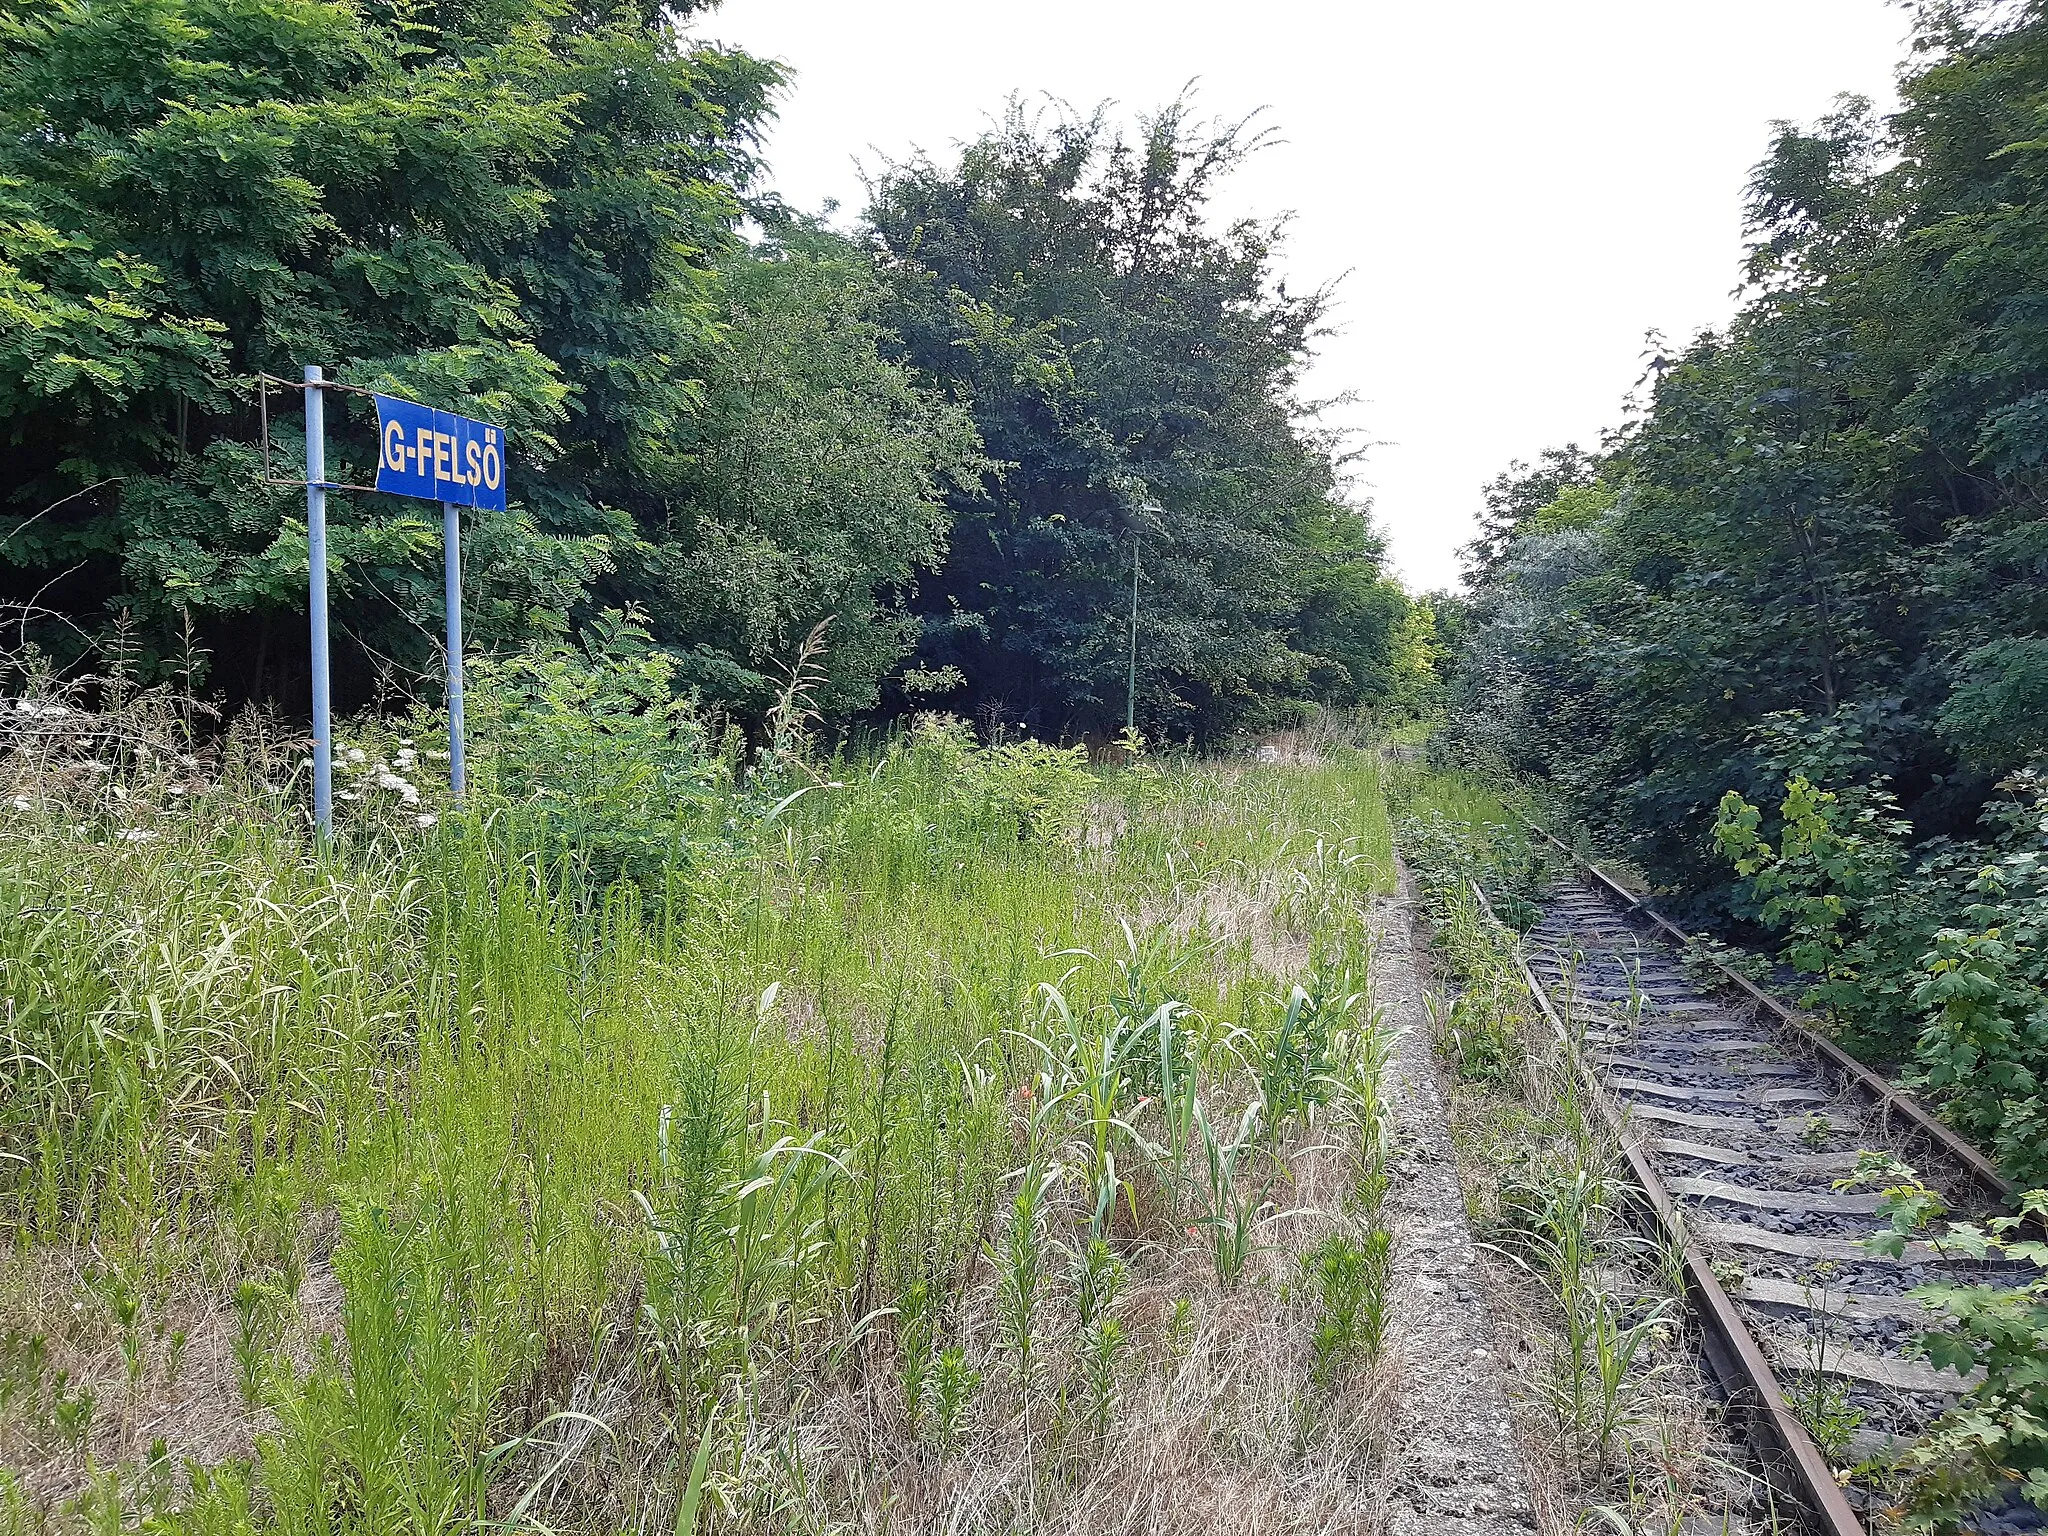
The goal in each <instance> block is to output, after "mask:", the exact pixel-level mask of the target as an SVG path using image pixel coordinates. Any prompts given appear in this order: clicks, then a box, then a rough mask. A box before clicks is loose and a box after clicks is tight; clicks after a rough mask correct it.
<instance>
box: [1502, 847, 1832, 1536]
mask: <svg viewBox="0 0 2048 1536" xmlns="http://www.w3.org/2000/svg"><path fill="white" fill-rule="evenodd" d="M1537 830H1539V831H1540V830H1541V829H1540V828H1538V829H1537ZM1546 835H1547V834H1546ZM1471 886H1472V894H1473V896H1474V897H1475V898H1477V900H1478V902H1479V906H1480V910H1481V911H1483V912H1485V914H1486V915H1487V917H1488V918H1489V919H1490V920H1491V921H1492V922H1493V923H1494V924H1495V925H1496V926H1497V927H1500V928H1502V929H1503V931H1509V930H1507V929H1506V925H1505V924H1502V923H1501V921H1500V919H1499V918H1498V917H1497V916H1495V914H1494V910H1493V903H1492V902H1490V901H1488V900H1487V897H1486V892H1485V891H1484V890H1483V889H1482V888H1481V887H1480V885H1479V882H1478V881H1476V880H1474V881H1472V882H1471ZM1513 949H1514V954H1515V964H1516V966H1517V968H1519V970H1520V971H1521V973H1522V981H1523V984H1524V985H1525V986H1527V987H1528V989H1529V996H1530V997H1531V998H1532V999H1534V1000H1535V1003H1536V1006H1537V1007H1538V1008H1540V1009H1541V1010H1542V1012H1543V1016H1544V1018H1545V1019H1547V1020H1548V1021H1549V1023H1550V1027H1551V1029H1552V1030H1553V1031H1554V1032H1555V1033H1556V1035H1557V1039H1558V1044H1559V1046H1560V1047H1561V1048H1562V1049H1563V1051H1564V1053H1565V1056H1566V1059H1567V1060H1569V1061H1570V1062H1571V1064H1572V1067H1573V1070H1574V1072H1575V1073H1576V1075H1577V1077H1578V1079H1579V1082H1580V1084H1581V1086H1582V1087H1583V1088H1584V1089H1585V1091H1586V1093H1587V1094H1588V1095H1589V1096H1590V1097H1591V1098H1592V1100H1593V1103H1594V1104H1595V1106H1597V1107H1598V1109H1599V1111H1600V1116H1601V1118H1602V1119H1603V1120H1604V1121H1606V1123H1607V1126H1608V1128H1609V1129H1610V1130H1611V1131H1612V1132H1613V1134H1614V1139H1615V1141H1616V1142H1617V1143H1618V1144H1619V1145H1620V1147H1621V1150H1622V1153H1623V1155H1624V1156H1625V1157H1626V1158H1627V1159H1628V1165H1629V1171H1630V1173H1631V1174H1632V1175H1633V1176H1634V1178H1635V1182H1636V1184H1637V1185H1638V1186H1639V1187H1640V1188H1641V1190H1642V1192H1643V1196H1644V1198H1645V1199H1646V1200H1647V1201H1648V1203H1649V1207H1650V1210H1651V1212H1652V1214H1653V1215H1654V1216H1655V1218H1656V1221H1657V1224H1658V1226H1659V1228H1660V1229H1661V1230H1662V1231H1663V1233H1664V1234H1665V1236H1666V1238H1667V1240H1668V1241H1670V1242H1672V1243H1675V1244H1676V1245H1677V1246H1678V1248H1679V1252H1680V1254H1681V1255H1682V1257H1683V1261H1684V1273H1685V1289H1686V1300H1688V1301H1689V1302H1690V1303H1691V1304H1692V1307H1693V1310H1694V1313H1695V1315H1697V1316H1698V1317H1699V1319H1700V1321H1701V1323H1702V1325H1703V1337H1702V1342H1703V1344H1704V1346H1705V1349H1704V1353H1705V1354H1706V1357H1707V1363H1708V1365H1709V1366H1710V1367H1711V1368H1712V1370H1713V1372H1714V1375H1715V1377H1716V1379H1717V1380H1718V1381H1719V1383H1720V1386H1721V1390H1722V1392H1723V1393H1724V1394H1725V1395H1726V1397H1727V1400H1728V1404H1729V1406H1730V1407H1731V1408H1732V1409H1734V1410H1735V1413H1736V1415H1737V1417H1738V1418H1739V1419H1740V1421H1741V1423H1742V1426H1743V1428H1744V1430H1745V1431H1746V1433H1747V1434H1748V1436H1749V1439H1750V1443H1751V1445H1752V1446H1753V1447H1754V1448H1755V1449H1756V1451H1757V1452H1758V1457H1759V1460H1761V1461H1762V1462H1763V1464H1764V1468H1765V1470H1766V1473H1767V1474H1775V1477H1771V1478H1768V1479H1767V1480H1769V1481H1771V1482H1772V1484H1773V1486H1777V1487H1781V1488H1782V1491H1784V1492H1785V1493H1786V1494H1787V1495H1789V1496H1790V1497H1791V1498H1793V1499H1795V1500H1796V1501H1797V1502H1798V1503H1799V1504H1800V1505H1801V1507H1802V1508H1804V1509H1805V1511H1806V1513H1807V1514H1808V1515H1809V1516H1810V1517H1811V1518H1812V1520H1813V1521H1814V1522H1815V1524H1816V1527H1817V1528H1818V1529H1819V1530H1820V1531H1822V1532H1824V1533H1825V1536H1868V1532H1867V1531H1866V1530H1865V1528H1864V1525H1863V1521H1862V1519H1861V1518H1860V1517H1859V1516H1858V1515H1857V1513H1856V1510H1855V1506H1853V1505H1852V1504H1850V1502H1849V1499H1848V1495H1847V1494H1846V1493H1844V1492H1843V1490H1842V1487H1841V1485H1840V1484H1839V1483H1837V1482H1836V1481H1835V1473H1834V1469H1833V1468H1832V1467H1830V1466H1829V1465H1828V1461H1827V1458H1826V1457H1825V1456H1824V1455H1822V1454H1821V1449H1820V1447H1819V1446H1818V1445H1816V1444H1815V1443H1814V1439H1813V1436H1812V1435H1810V1434H1809V1433H1807V1429H1806V1426H1805V1425H1804V1424H1801V1423H1800V1422H1799V1417H1798V1415H1797V1414H1795V1413H1794V1412H1793V1411H1792V1407H1791V1405H1790V1404H1789V1403H1788V1402H1786V1400H1785V1393H1784V1389H1783V1388H1782V1387H1780V1386H1779V1385H1778V1378H1777V1374H1776V1373H1775V1372H1774V1371H1773V1370H1772V1369H1771V1363H1770V1361H1769V1360H1768V1359H1767V1358H1765V1356H1764V1352H1763V1348H1762V1346H1761V1345H1759V1344H1758V1343H1757V1341H1756V1336H1755V1335H1754V1334H1752V1333H1751V1332H1750V1331H1749V1327H1748V1325H1747V1324H1746V1323H1744V1322H1743V1320H1742V1316H1741V1314H1740V1313H1738V1312H1737V1311H1736V1310H1735V1303H1734V1302H1733V1301H1732V1300H1731V1299H1730V1298H1729V1296H1728V1292H1727V1291H1726V1290H1725V1289H1724V1288H1723V1287H1722V1285H1721V1282H1720V1280H1719V1278H1718V1277H1716V1275H1715V1274H1714V1269H1713V1265H1712V1263H1711V1262H1710V1261H1709V1260H1708V1259H1707V1257H1706V1255H1705V1254H1704V1253H1702V1252H1701V1251H1700V1248H1699V1246H1698V1245H1697V1244H1696V1243H1694V1242H1693V1240H1692V1237H1691V1236H1690V1234H1688V1233H1687V1231H1686V1229H1685V1222H1684V1219H1683V1217H1682V1215H1681V1214H1680V1211H1679V1208H1678V1205H1677V1203H1676V1202H1675V1201H1673V1199H1672V1198H1671V1192H1670V1191H1669V1190H1667V1189H1666V1188H1665V1187H1664V1181H1663V1179H1662V1178H1661V1177H1660V1176H1659V1175H1658V1173H1657V1170H1656V1169H1655V1167H1653V1166H1652V1165H1651V1163H1650V1160H1649V1158H1648V1157H1646V1156H1645V1155H1644V1154H1643V1152H1642V1150H1641V1149H1640V1148H1639V1147H1638V1146H1637V1145H1636V1142H1635V1138H1634V1137H1633V1136H1631V1135H1630V1134H1629V1126H1628V1122H1627V1118H1626V1116H1625V1115H1624V1113H1623V1111H1622V1109H1621V1107H1620V1106H1619V1105H1618V1104H1616V1103H1615V1101H1614V1099H1613V1097H1612V1096H1611V1095H1610V1094H1609V1093H1608V1092H1607V1089H1606V1087H1605V1086H1604V1085H1603V1084H1602V1083H1601V1082H1600V1079H1599V1077H1598V1075H1597V1074H1596V1073H1595V1072H1594V1071H1593V1070H1592V1068H1591V1067H1589V1066H1588V1065H1587V1064H1586V1060H1585V1058H1584V1057H1583V1056H1582V1055H1580V1053H1579V1048H1578V1042H1577V1040H1576V1039H1575V1038H1574V1036H1573V1034H1572V1031H1571V1029H1570V1027H1569V1026H1568V1025H1567V1024H1566V1022H1565V1021H1564V1020H1563V1019H1562V1018H1561V1017H1559V1015H1558V1012H1557V1010H1556V1009H1555V1008H1554V1007H1553V1006H1552V1005H1551V1001H1550V996H1549V994H1548V993H1547V992H1546V991H1545V990H1544V988H1543V985H1542V983H1541V982H1539V981H1538V980H1537V979H1536V973H1535V972H1534V971H1532V970H1530V969H1529V962H1528V958H1527V956H1525V955H1524V954H1523V952H1522V946H1521V945H1520V943H1516V944H1515V945H1514V946H1513ZM1786 1482H1789V1484H1790V1486H1785V1483H1786Z"/></svg>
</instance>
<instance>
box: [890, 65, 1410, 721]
mask: <svg viewBox="0 0 2048 1536" xmlns="http://www.w3.org/2000/svg"><path fill="white" fill-rule="evenodd" d="M1256 143H1257V141H1256V138H1255V137H1253V136H1250V135H1248V134H1247V133H1246V131H1245V130H1244V128H1243V127H1242V126H1241V125H1240V126H1223V127H1218V128H1203V127H1200V126H1198V125H1196V124H1195V123H1194V122H1193V121H1192V120H1191V118H1190V115H1189V110H1188V105H1187V103H1186V102H1185V101H1182V102H1177V103H1174V104H1172V105H1170V106H1169V107H1167V108H1166V109H1165V110H1164V111H1162V112H1160V113H1158V114H1157V115H1155V116H1153V117H1150V118H1148V119H1145V120H1143V121H1142V123H1141V127H1140V132H1139V133H1138V135H1137V136H1136V137H1135V138H1127V137H1125V136H1124V135H1123V134H1121V133H1119V132H1118V131H1116V130H1115V129H1114V128H1112V126H1111V125H1110V124H1109V122H1108V120H1107V119H1106V117H1105V115H1104V114H1103V113H1102V112H1100V111H1098V112H1096V113H1095V114H1093V115H1090V116H1085V117H1082V116H1075V115H1072V114H1070V113H1065V112H1050V111H1049V112H1046V113H1042V114H1033V113H1031V112H1028V111H1027V110H1026V109H1025V108H1024V107H1023V106H1022V105H1021V104H1019V103H1017V102H1015V101H1013V102H1012V103H1011V104H1010V108H1009V110H1008V112H1007V114H1006V115H1005V116H1004V118H1003V119H1002V121H1001V122H1000V124H999V125H998V126H996V127H995V128H994V129H992V130H991V131H990V132H988V133H987V134H985V135H984V136H983V137H982V138H980V139H979V140H977V141H975V142H974V143H972V144H970V145H968V146H967V148H966V149H965V150H964V151H963V152H962V154H961V156H960V158H959V160H958V162H957V163H956V164H952V165H943V166H942V165H939V164H937V163H935V162H933V161H931V160H929V159H926V158H917V159H912V160H910V161H907V162H905V163H902V164H896V165H891V166H889V167H888V168H887V169H886V170H885V171H883V173H882V174H881V175H879V176H878V177H877V178H876V179H875V181H874V183H873V185H872V187H871V189H870V191H871V203H870V207H869V210H868V215H867V216H868V221H869V224H870V228H871V231H872V239H873V244H874V248H875V250H876V253H877V258H878V260H879V262H880V264H881V267H882V270H883V272H884V273H885V275H886V277H887V279H888V281H889V283H890V285H891V288H892V290H893V293H894V296H895V303H894V307H893V308H892V310H891V317H892V320H893V323H894V326H895V328H896V330H897V331H898V332H899V333H900V334H901V336H902V337H903V342H904V351H905V355H906V356H907V357H908V358H909V359H910V360H911V361H912V362H914V363H915V364H916V365H917V366H918V367H919V368H920V369H922V370H924V371H925V372H927V373H929V374H931V375H934V376H936V377H938V378H940V379H942V380H944V381H945V382H946V384H947V386H948V388H949V390H950V391H951V393H952V394H953V396H954V397H955V398H957V399H958V400H960V401H962V402H963V403H965V404H966V405H967V406H968V408H970V409H971V410H972V412H973V414H974V419H975V421H976V423H977V424H978V426H979V427H980V430H981V435H982V439H983V441H984V443H985V445H986V449H987V452H988V453H989V455H990V457H991V458H992V459H993V460H995V461H996V465H997V468H996V470H995V472H993V473H990V474H987V475H984V476H982V477H980V478H979V480H978V481H977V482H976V483H974V484H973V485H971V486H963V487H961V488H959V489H958V490H956V491H955V492H954V493H953V494H952V495H951V496H950V497H949V498H948V499H949V502H950V505H951V508H952V512H953V517H954V532H953V538H952V542H951V546H950V549H949V552H948V556H947V559H946V562H945V564H944V566H943V568H942V569H941V570H940V571H939V572H938V574H937V575H936V576H934V577H932V578H930V579H927V580H925V581H924V582H922V583H921V584H920V588H919V593H918V597H917V601H916V609H917V612H918V613H919V615H920V617H921V619H922V621H923V634H922V642H921V648H920V652H919V656H920V663H921V665H920V669H919V671H918V672H917V673H916V674H914V675H913V679H914V681H915V682H918V683H922V684H923V686H925V687H927V688H929V689H934V690H945V691H944V693H943V694H942V697H943V698H944V700H945V702H946V704H947V705H948V707H951V708H954V709H961V710H966V711H969V712H971V713H974V714H977V715H982V716H988V717H993V718H1004V719H1009V720H1021V721H1023V722H1025V723H1026V724H1028V725H1030V726H1032V727H1034V728H1036V729H1039V730H1041V731H1067V730H1073V731H1089V730H1107V729H1111V728H1113V727H1114V726H1115V725H1118V724H1121V721H1122V717H1123V709H1124V694H1125V687H1126V677H1127V671H1126V669H1127V666H1128V645H1129V624H1130V604H1131V571H1132V559H1133V550H1134V547H1135V550H1136V558H1137V562H1138V568H1139V581H1140V591H1139V623H1138V631H1139V644H1138V649H1139V662H1138V665H1139V711H1140V716H1141V722H1140V723H1141V727H1142V728H1144V729H1146V730H1147V731H1148V732H1150V733H1153V734H1162V733H1164V734H1171V735H1174V736H1182V735H1194V736H1198V737H1204V738H1206V737H1209V736H1212V735H1214V734H1216V733H1217V732H1219V731H1222V730H1225V729H1228V728H1230V727H1233V726H1238V725H1244V724H1251V723H1260V722H1264V721H1269V720H1273V719H1276V718H1281V717H1283V716H1284V714H1285V712H1286V711H1285V708H1284V701H1288V700H1298V699H1302V698H1312V697H1313V698H1323V699H1328V700H1332V701H1337V702H1344V703H1351V702H1358V701H1362V700H1369V699H1375V698H1380V697H1384V696H1385V695H1386V693H1387V692H1388V690H1389V688H1390V687H1391V683H1390V668H1391V666H1392V664H1393V649H1394V643H1395V637H1396V632H1397V630H1398V628H1399V626H1400V623H1401V621H1402V619H1403V617H1404V615H1405V611H1406V600H1405V599H1404V598H1403V597H1402V596H1401V594H1400V591H1399V589H1398V587H1396V586H1394V585H1393V584H1392V583H1391V582H1389V581H1387V580H1385V579H1384V578H1383V576H1382V572H1381V566H1380V560H1381V549H1380V544H1379V541H1378V539H1377V537H1376V535H1375V534H1374V532H1373V530H1372V528H1371V527H1370V524H1369V523H1368V521H1367V520H1366V518H1365V516H1364V515H1363V514H1362V513H1361V512H1360V511H1359V510H1358V509H1357V508H1355V507H1354V506H1352V505H1350V504H1349V503H1348V502H1347V501H1346V499H1345V497H1344V495H1343V494H1342V489H1341V485H1340V470H1341V455H1340V454H1339V452H1338V451H1337V449H1336V447H1335V445H1334V444H1333V443H1332V441H1331V440H1330V439H1329V438H1328V437H1327V436H1326V435H1325V434H1323V433H1321V432H1319V431H1318V430H1317V429H1316V428H1315V426H1314V424H1313V419H1312V416H1311V415H1310V413H1308V412H1307V411H1305V410H1304V408H1303V407H1302V405H1301V404H1300V402H1299V401H1298V399H1297V384H1298V380H1299V372H1300V368H1301V366H1302V363H1303V360H1304V358H1305V356H1306V354H1307V351H1308V348H1309V346H1310V344H1311V342H1312V340H1313V338H1314V337H1315V336H1316V335H1317V333H1318V331H1319V329H1320V328H1321V326H1322V324H1323V321H1324V317H1325V314H1326V311H1327V308H1328V295H1327V294H1326V293H1323V292H1320V291H1319V292H1313V293H1307V294H1298V293H1292V292H1290V291H1289V290H1288V289H1287V288H1286V287H1285V285H1284V284H1283V283H1281V282H1280V281H1279V280H1278V279H1277V278H1276V276H1275V274H1274V272H1273V259H1274V252H1275V247H1276V243H1277V241H1278V239H1279V237H1280V233H1281V231H1280V228H1279V227H1278V226H1277V225H1273V224H1261V223H1258V222H1256V221H1252V220H1242V221H1239V222H1236V223H1233V224H1230V225H1229V226H1227V227H1225V228H1221V229H1218V228H1216V227H1214V225H1213V224H1212V222H1211V220H1210V218H1209V212H1210V202H1211V199H1212V198H1213V196H1214V194H1215V191H1216V188H1217V186H1218V184H1219V182H1220V181H1221V180H1222V179H1223V178H1224V177H1225V176H1226V175H1228V173H1229V172H1230V171H1231V170H1232V169H1234V168H1235V167H1236V166H1238V165H1239V164H1240V163H1241V162H1242V161H1243V159H1244V157H1245V156H1246V155H1247V154H1248V153H1251V152H1252V151H1253V150H1254V149H1255V148H1256Z"/></svg>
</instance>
